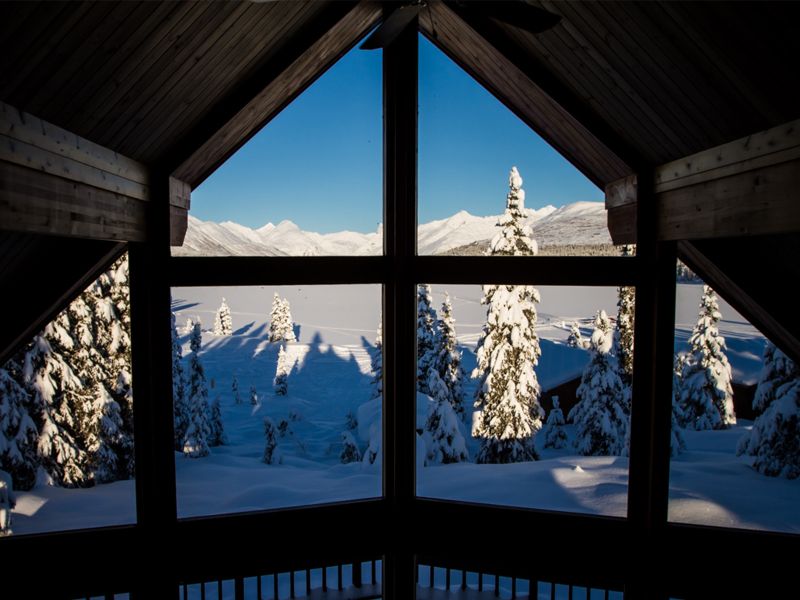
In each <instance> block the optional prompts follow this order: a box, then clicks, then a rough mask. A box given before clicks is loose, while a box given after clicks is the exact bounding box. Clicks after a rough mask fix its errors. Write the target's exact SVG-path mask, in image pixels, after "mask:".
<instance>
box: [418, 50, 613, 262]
mask: <svg viewBox="0 0 800 600" xmlns="http://www.w3.org/2000/svg"><path fill="white" fill-rule="evenodd" d="M419 65H420V66H419V229H418V242H417V243H418V252H419V254H427V255H429V254H483V253H484V252H486V250H487V248H488V246H489V242H490V240H491V239H492V238H493V237H494V236H495V234H496V233H497V231H498V229H497V227H496V224H497V220H498V215H501V214H502V213H503V211H504V209H505V207H506V206H505V205H506V193H507V192H508V174H509V171H510V169H511V168H512V167H514V166H516V167H517V168H518V170H519V173H520V174H521V176H522V178H523V180H524V181H525V190H526V192H527V196H526V198H525V212H526V224H528V225H530V226H531V227H532V229H533V238H534V239H535V240H536V241H537V244H538V250H539V252H538V254H539V255H551V256H552V255H590V254H610V255H618V254H619V250H618V249H616V248H614V247H613V246H612V243H611V238H610V236H609V233H608V229H607V227H606V213H605V209H604V205H603V192H602V190H600V189H599V188H598V187H597V186H595V185H594V184H593V183H592V182H591V181H589V180H588V179H587V178H586V177H585V176H584V175H583V174H581V173H580V172H579V171H578V170H577V169H576V168H575V167H574V166H572V164H570V163H569V162H568V161H567V160H566V159H565V158H563V157H562V156H561V155H560V154H559V153H558V152H557V151H556V150H555V149H554V148H553V147H551V146H550V145H549V144H548V143H547V142H546V141H545V140H544V139H542V138H541V137H539V136H538V135H537V134H536V133H535V132H534V131H533V130H531V129H530V128H529V127H528V126H527V125H526V124H525V123H523V122H522V121H521V120H520V119H519V118H518V117H517V116H516V115H514V114H513V113H512V112H511V111H510V110H509V109H508V108H506V107H505V106H504V105H503V104H502V103H501V102H500V101H498V100H497V99H496V98H495V97H494V96H492V95H491V94H490V93H489V92H488V91H486V89H484V88H483V87H482V86H481V85H480V84H479V83H477V82H476V81H475V80H474V79H473V78H472V77H470V76H469V75H468V74H467V73H465V72H464V71H463V70H462V69H461V68H460V67H459V66H458V65H456V64H455V63H454V62H453V61H451V60H450V59H449V58H448V57H447V56H445V55H444V53H442V52H441V51H440V50H439V49H438V48H436V47H435V46H434V45H433V44H432V43H431V42H429V41H428V40H427V39H425V38H424V37H423V36H420V48H419Z"/></svg>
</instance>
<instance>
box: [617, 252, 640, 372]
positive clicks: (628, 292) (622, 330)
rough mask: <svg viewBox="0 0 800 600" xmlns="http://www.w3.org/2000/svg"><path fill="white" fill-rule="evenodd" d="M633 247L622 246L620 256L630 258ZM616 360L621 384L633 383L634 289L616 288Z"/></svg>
mask: <svg viewBox="0 0 800 600" xmlns="http://www.w3.org/2000/svg"><path fill="white" fill-rule="evenodd" d="M633 252H634V250H633V246H632V245H630V244H625V245H623V246H622V256H632V255H633ZM617 293H618V294H619V297H618V299H617V340H618V341H617V360H618V362H619V366H620V369H621V371H620V375H621V377H622V383H624V384H625V385H626V386H629V387H630V385H631V382H632V381H633V321H634V305H635V302H636V288H634V287H630V286H621V287H619V288H617Z"/></svg>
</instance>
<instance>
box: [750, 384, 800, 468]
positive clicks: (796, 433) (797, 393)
mask: <svg viewBox="0 0 800 600" xmlns="http://www.w3.org/2000/svg"><path fill="white" fill-rule="evenodd" d="M749 451H750V452H749V453H750V454H753V455H754V456H755V460H754V461H753V467H754V468H755V469H756V471H758V472H759V473H763V474H764V475H769V476H771V477H786V478H788V479H797V478H798V477H800V379H792V380H790V381H788V382H787V383H784V384H783V385H781V386H780V387H779V388H778V389H777V390H775V399H774V400H773V401H772V402H771V403H770V404H769V405H768V406H767V408H766V410H765V411H764V412H763V413H762V414H761V415H759V416H758V418H757V419H756V421H755V423H754V424H753V431H752V434H751V440H750V445H749Z"/></svg>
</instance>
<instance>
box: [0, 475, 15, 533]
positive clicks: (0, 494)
mask: <svg viewBox="0 0 800 600" xmlns="http://www.w3.org/2000/svg"><path fill="white" fill-rule="evenodd" d="M16 504H17V502H16V496H15V495H14V489H13V480H12V479H11V475H10V474H9V473H7V472H6V471H3V470H2V469H0V537H3V536H6V535H11V534H12V533H13V532H12V531H11V509H13V508H14V507H15V506H16Z"/></svg>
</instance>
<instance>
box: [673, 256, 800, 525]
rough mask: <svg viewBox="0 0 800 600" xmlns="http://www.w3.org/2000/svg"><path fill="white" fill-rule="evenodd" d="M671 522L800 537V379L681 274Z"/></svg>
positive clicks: (776, 352)
mask: <svg viewBox="0 0 800 600" xmlns="http://www.w3.org/2000/svg"><path fill="white" fill-rule="evenodd" d="M678 274H679V283H678V286H677V298H676V310H675V313H676V314H675V373H676V374H675V377H674V385H673V438H672V462H671V465H670V500H669V520H670V521H675V522H680V523H693V524H698V525H712V526H718V527H735V528H743V529H765V530H775V531H788V532H794V533H798V532H800V511H799V510H798V508H797V507H798V506H800V480H799V479H798V476H800V430H799V428H798V414H800V371H798V369H797V366H796V365H795V364H794V363H793V362H792V361H791V360H790V359H789V358H788V357H787V356H786V355H785V354H784V353H783V352H782V351H781V350H780V349H777V348H776V347H775V346H774V345H773V344H771V343H770V342H769V340H767V339H766V338H765V337H764V335H763V334H762V333H761V332H760V331H759V330H758V329H756V328H755V327H754V326H753V325H752V324H751V323H749V322H748V321H747V319H745V318H744V317H743V316H742V315H740V314H739V313H737V312H736V311H735V310H734V309H733V308H732V307H731V306H730V305H729V304H728V303H727V302H725V300H723V299H722V298H720V297H719V296H718V295H717V294H716V293H715V291H714V290H713V289H712V288H710V287H707V286H704V285H703V282H702V281H701V280H700V279H699V278H698V277H697V276H696V275H692V276H691V277H683V278H681V277H680V275H681V269H680V268H679V270H678Z"/></svg>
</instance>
